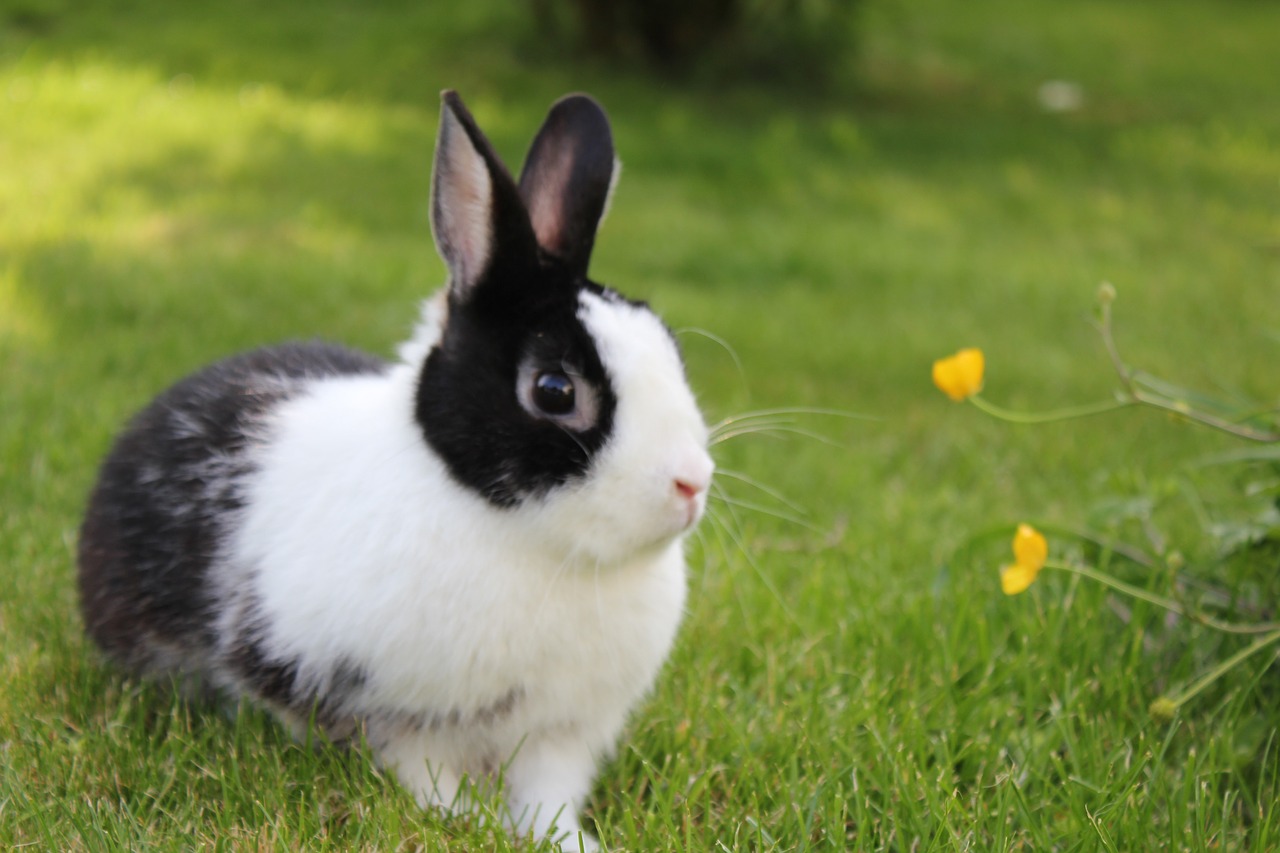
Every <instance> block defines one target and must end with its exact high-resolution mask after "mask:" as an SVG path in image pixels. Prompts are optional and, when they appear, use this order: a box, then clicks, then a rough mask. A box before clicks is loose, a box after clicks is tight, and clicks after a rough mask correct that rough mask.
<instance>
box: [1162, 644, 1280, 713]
mask: <svg viewBox="0 0 1280 853" xmlns="http://www.w3.org/2000/svg"><path fill="white" fill-rule="evenodd" d="M1277 640H1280V631H1273V632H1272V633H1270V634H1267V635H1265V636H1262V637H1259V638H1258V639H1256V640H1254V641H1253V642H1252V643H1250V644H1249V645H1247V646H1245V647H1244V648H1243V649H1241V650H1240V651H1238V652H1236V653H1235V654H1234V655H1232V656H1231V657H1229V658H1227V659H1226V660H1224V661H1223V662H1222V663H1220V664H1218V665H1217V666H1215V667H1214V668H1213V669H1211V670H1209V671H1208V672H1207V673H1205V674H1204V675H1202V676H1200V678H1198V679H1196V680H1195V681H1194V682H1192V683H1191V684H1190V685H1189V686H1188V687H1187V688H1186V689H1185V690H1183V691H1182V692H1181V693H1180V694H1178V695H1177V696H1173V697H1171V698H1170V699H1169V701H1170V702H1171V703H1173V707H1174V708H1179V707H1181V706H1182V705H1183V703H1185V702H1187V701H1189V700H1191V699H1194V698H1195V697H1196V696H1197V695H1198V694H1199V693H1200V691H1202V690H1204V689H1205V688H1206V687H1208V686H1209V685H1210V684H1212V683H1213V682H1215V681H1217V680H1218V679H1219V678H1221V677H1222V675H1223V674H1224V673H1226V672H1228V671H1230V670H1231V668H1232V667H1234V666H1235V665H1236V664H1238V663H1240V662H1241V661H1243V660H1245V659H1246V658H1248V657H1250V656H1251V655H1253V654H1256V653H1257V652H1260V651H1262V650H1263V649H1265V648H1266V647H1267V646H1270V645H1272V644H1273V643H1275V642H1276V641H1277Z"/></svg>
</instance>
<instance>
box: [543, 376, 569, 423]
mask: <svg viewBox="0 0 1280 853" xmlns="http://www.w3.org/2000/svg"><path fill="white" fill-rule="evenodd" d="M533 402H534V405H536V406H537V407H538V408H539V409H541V410H542V411H544V412H546V413H547V414H548V415H567V414H569V413H571V412H572V411H573V407H574V404H575V400H574V390H573V380H572V379H570V378H569V377H568V376H566V375H564V374H563V373H554V372H548V373H540V374H538V376H537V378H536V379H535V380H534V382H533Z"/></svg>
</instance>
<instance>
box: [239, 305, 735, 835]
mask: <svg viewBox="0 0 1280 853" xmlns="http://www.w3.org/2000/svg"><path fill="white" fill-rule="evenodd" d="M443 304H444V301H443V299H438V300H436V301H432V302H429V303H428V307H427V309H426V310H425V311H424V324H423V326H422V328H420V329H419V330H418V332H417V334H416V335H415V336H414V339H413V340H412V341H411V342H410V343H408V344H406V345H405V347H404V348H403V350H402V352H403V354H404V355H405V356H406V357H407V358H409V359H410V360H407V361H406V362H405V363H403V364H400V365H397V366H396V367H395V368H393V369H392V371H391V372H390V374H389V375H387V376H382V377H360V378H338V379H328V380H323V381H319V382H316V383H315V384H314V386H313V387H312V388H311V389H310V391H309V392H308V393H305V394H302V395H300V396H298V397H296V398H294V399H292V400H290V401H288V402H287V403H285V404H283V405H282V406H281V407H280V409H279V410H278V411H277V412H276V413H275V414H274V416H273V419H272V421H271V423H270V428H269V436H268V439H267V441H266V443H265V444H264V445H263V446H262V447H261V448H260V450H259V451H258V452H257V454H256V459H255V461H256V462H257V463H258V465H259V468H258V471H257V472H256V473H255V474H254V475H252V476H251V477H250V479H249V481H248V486H247V493H246V498H247V501H246V509H245V510H244V515H243V524H242V525H241V526H240V528H239V529H238V531H237V535H236V536H235V538H234V540H233V543H232V546H231V552H230V555H229V556H230V564H231V565H233V566H240V567H251V568H245V569H243V570H242V571H241V574H240V575H239V576H235V577H233V576H228V577H227V578H226V579H225V586H223V587H222V590H221V594H222V596H223V602H222V604H223V607H222V611H221V612H223V613H224V614H226V617H225V618H226V619H227V620H233V619H234V618H235V617H236V614H237V613H239V612H241V611H243V610H244V609H245V608H248V607H251V606H253V607H257V608H258V610H259V612H260V613H261V614H262V616H263V617H264V619H263V622H264V624H265V625H266V626H268V633H267V636H266V637H265V647H266V649H267V650H268V651H269V653H271V654H272V655H275V656H279V657H280V658H281V659H290V660H292V659H297V660H301V661H303V662H304V666H303V668H302V672H301V677H302V678H304V679H314V680H315V681H316V683H320V682H321V681H322V680H323V678H324V677H325V673H327V672H330V671H332V670H333V668H334V667H335V665H337V664H339V663H340V662H343V661H347V662H351V661H354V662H357V663H358V664H359V665H360V666H361V667H362V668H363V669H365V670H366V671H367V674H368V676H369V677H368V679H367V681H366V682H365V683H364V684H363V685H362V687H361V689H360V691H359V694H358V698H357V706H358V707H356V708H355V709H353V710H355V711H357V712H358V713H360V714H363V715H365V717H366V720H367V723H366V724H367V726H368V729H369V731H368V735H369V741H370V743H371V744H372V745H373V746H374V748H375V749H376V750H377V751H378V757H379V760H380V761H381V762H383V763H384V764H386V765H388V766H391V767H394V768H395V769H396V771H397V773H398V775H399V777H400V779H401V780H402V782H404V784H405V785H406V786H408V787H409V788H410V789H411V790H413V792H414V793H415V795H416V796H417V798H418V799H419V801H421V802H422V803H424V804H438V805H445V806H448V805H451V804H453V803H454V801H455V798H456V797H458V796H459V794H463V795H465V791H464V790H463V788H462V786H461V781H462V778H463V777H464V776H466V777H471V778H473V779H476V778H481V777H486V776H490V775H492V774H493V772H494V771H495V770H496V769H498V768H505V770H504V773H503V776H504V779H505V785H506V799H507V805H508V808H509V811H510V820H511V824H512V826H513V827H514V828H515V829H516V830H518V831H532V832H534V834H535V835H537V836H539V837H544V836H547V835H549V834H551V833H552V832H553V831H558V832H561V833H567V837H566V840H565V844H566V846H567V847H568V848H570V849H575V850H576V849H577V837H576V836H577V832H578V823H577V818H576V812H577V810H578V808H579V807H580V806H581V804H582V800H583V799H584V797H585V796H586V794H587V793H588V791H589V789H590V785H591V781H592V778H593V777H594V774H595V770H596V767H597V764H598V763H599V761H600V760H601V759H602V758H603V757H605V756H607V755H608V754H610V752H611V751H612V749H613V748H614V745H615V742H616V740H617V737H618V735H619V733H620V731H621V729H622V726H623V725H624V723H625V720H626V717H627V714H628V712H629V710H630V709H631V708H632V706H633V705H634V704H635V703H636V701H637V700H638V699H639V698H640V697H641V696H642V695H643V694H644V693H645V692H646V691H647V690H648V689H649V688H650V686H651V685H652V683H653V680H654V678H655V677H656V675H657V672H658V670H659V668H660V667H661V665H662V662H663V660H664V659H665V658H666V655H667V653H668V651H669V649H670V647H671V643H672V641H673V638H674V636H675V632H676V628H677V625H678V623H679V621H680V616H681V613H682V610H683V605H684V597H685V567H684V558H683V553H682V541H681V540H682V535H683V533H684V532H685V531H687V530H688V529H689V527H691V526H692V524H693V523H694V522H696V520H697V518H698V516H699V515H700V514H701V511H702V508H703V501H704V500H705V490H706V488H707V486H708V485H709V483H710V477H711V473H712V463H711V460H710V458H709V456H708V455H707V453H706V451H705V449H704V448H705V445H706V438H707V434H706V428H705V426H704V425H703V421H702V418H701V416H700V415H699V413H698V410H697V407H696V405H695V403H694V400H693V396H692V394H691V393H690V392H689V390H688V387H687V385H686V384H685V381H684V378H683V370H682V368H681V365H680V361H679V357H678V354H677V352H676V350H675V347H674V345H673V343H672V341H671V339H670V337H669V335H668V333H667V332H666V330H665V329H664V328H663V327H662V325H661V324H660V323H659V322H658V321H657V319H656V318H655V317H654V316H653V315H652V314H651V313H650V312H648V311H647V310H645V309H640V308H636V307H633V306H631V305H628V304H625V303H622V302H620V301H614V300H611V299H606V298H601V297H597V296H591V295H584V297H583V298H582V303H581V307H580V316H581V317H582V319H583V321H584V323H585V325H586V326H587V328H588V329H589V330H590V332H591V333H592V335H593V337H594V338H595V340H596V342H597V346H598V349H599V352H600V355H601V359H602V361H603V363H604V366H605V368H606V370H607V372H608V374H609V376H610V377H611V379H612V382H613V384H614V387H615V391H616V393H617V397H618V408H617V411H616V414H615V426H614V434H613V437H612V438H611V440H610V441H609V442H608V443H607V444H606V446H605V447H604V448H603V449H602V451H601V452H600V453H599V454H598V457H597V459H596V462H595V463H594V465H593V467H592V469H591V470H590V471H589V472H588V475H587V477H586V478H585V482H583V483H580V484H573V485H569V486H566V487H562V488H560V489H557V490H555V491H553V492H552V494H550V495H549V496H547V497H546V498H544V499H536V500H530V501H528V502H526V504H524V505H521V506H519V507H516V508H514V509H508V510H503V509H498V508H495V507H493V506H492V505H490V504H489V503H487V502H486V501H485V500H483V499H482V498H481V497H480V496H478V495H476V494H475V493H474V492H472V491H470V490H469V489H466V488H463V487H461V486H459V485H458V484H456V483H455V482H454V481H453V480H452V479H451V478H450V476H449V474H448V472H447V470H446V469H445V467H444V464H443V463H442V462H441V460H440V459H438V458H437V457H436V456H435V455H434V454H433V453H432V452H431V450H430V448H429V447H428V446H427V444H426V443H425V441H424V439H423V436H422V434H421V431H420V429H419V427H418V426H417V425H416V424H415V422H414V420H413V399H414V393H415V391H416V378H417V370H418V369H419V365H420V359H421V357H422V356H423V355H424V354H425V352H426V351H428V350H429V349H430V347H431V346H432V345H433V344H434V343H435V342H436V341H437V340H438V338H439V325H440V324H441V323H443V322H444V321H445V312H444V310H443V308H442V307H441V306H442V305H443ZM513 393H514V390H513ZM676 480H682V481H684V482H686V483H690V484H693V485H694V486H695V487H697V488H698V489H700V492H699V494H698V495H697V497H696V498H695V499H694V500H693V501H692V502H690V501H689V500H688V499H687V498H684V497H682V496H681V495H680V494H679V493H678V490H677V489H676V488H675V486H674V483H675V481H676ZM223 636H227V634H226V633H225V632H224V633H223ZM508 703H509V707H508ZM397 714H399V715H405V716H412V715H420V719H427V720H432V721H434V722H432V723H431V724H428V725H425V726H423V727H422V728H421V730H420V731H413V730H412V727H409V726H403V725H400V726H397V725H394V724H387V725H383V724H381V723H380V722H379V721H380V720H382V719H384V718H385V719H392V720H394V719H395V715H397ZM553 827H556V828H558V829H553ZM586 843H588V844H590V843H591V842H590V840H589V839H588V840H587V842H586Z"/></svg>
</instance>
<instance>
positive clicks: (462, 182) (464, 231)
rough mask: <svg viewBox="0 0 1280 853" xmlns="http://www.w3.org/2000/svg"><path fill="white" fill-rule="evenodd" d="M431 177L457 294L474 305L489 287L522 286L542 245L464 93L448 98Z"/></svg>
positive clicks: (440, 240) (435, 220)
mask: <svg viewBox="0 0 1280 853" xmlns="http://www.w3.org/2000/svg"><path fill="white" fill-rule="evenodd" d="M442 100H443V104H442V105H441V109H440V135H439V138H438V139H437V141H436V154H435V166H434V169H433V170H432V177H431V230H432V232H433V233H434V235H435V240H436V247H437V248H438V249H439V250H440V255H441V257H443V258H444V261H445V263H446V264H448V266H449V276H450V289H451V291H452V293H453V295H454V296H455V297H457V298H458V299H461V300H467V299H470V298H471V297H472V295H473V294H474V291H475V290H476V289H477V286H478V285H480V284H481V283H482V282H485V281H494V282H497V284H498V285H501V284H502V283H503V282H505V281H506V280H508V279H510V280H515V281H518V280H520V279H521V276H520V275H519V274H512V271H513V270H514V271H518V270H523V269H526V268H528V266H529V265H532V264H536V262H537V244H536V242H535V237H534V233H533V231H532V229H531V228H530V227H529V216H528V214H527V213H525V209H524V203H523V201H522V200H521V198H520V192H519V190H518V189H517V188H516V184H515V181H513V180H512V179H511V175H510V174H509V173H508V172H507V169H506V167H505V166H503V165H502V161H501V160H499V159H498V155H497V154H496V153H495V152H494V150H493V146H492V145H490V144H489V140H488V139H486V138H485V135H484V134H483V133H481V132H480V128H479V127H477V126H476V122H475V119H473V118H472V117H471V113H470V112H468V111H467V108H466V107H465V106H464V105H463V103H462V99H461V98H459V97H458V94H457V93H456V92H452V91H447V92H445V93H444V94H443V96H442Z"/></svg>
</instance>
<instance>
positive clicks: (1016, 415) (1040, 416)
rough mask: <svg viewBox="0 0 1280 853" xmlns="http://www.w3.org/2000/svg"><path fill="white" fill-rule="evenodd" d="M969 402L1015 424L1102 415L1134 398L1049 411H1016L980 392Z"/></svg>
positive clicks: (1124, 405)
mask: <svg viewBox="0 0 1280 853" xmlns="http://www.w3.org/2000/svg"><path fill="white" fill-rule="evenodd" d="M969 402H970V403H972V404H973V405H974V406H976V407H977V408H978V409H980V410H981V411H983V412H986V413H987V414H988V415H991V416H992V417H995V418H999V419H1000V420H1002V421H1009V422H1010V423H1015V424H1043V423H1049V422H1051V421H1066V420H1071V419H1073V418H1088V417H1092V416H1093V415H1102V414H1106V413H1107V412H1114V411H1116V410H1117V409H1123V408H1125V407H1126V406H1132V405H1133V404H1134V401H1133V400H1105V401H1102V402H1098V403H1089V404H1086V405H1083V406H1069V407H1067V408H1064V409H1051V410H1050V411H1047V412H1015V411H1014V410H1012V409H1006V408H1003V407H1002V406H997V405H995V404H994V403H990V402H988V401H986V400H984V399H983V398H982V397H981V396H980V395H978V394H974V395H972V396H971V397H969Z"/></svg>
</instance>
